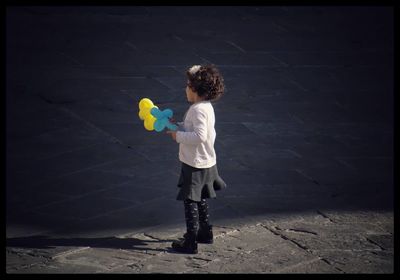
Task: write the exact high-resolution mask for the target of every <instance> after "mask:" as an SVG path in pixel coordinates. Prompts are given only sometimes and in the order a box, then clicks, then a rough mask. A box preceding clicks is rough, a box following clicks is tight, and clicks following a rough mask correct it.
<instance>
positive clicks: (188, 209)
mask: <svg viewBox="0 0 400 280" xmlns="http://www.w3.org/2000/svg"><path fill="white" fill-rule="evenodd" d="M183 204H184V206H185V220H186V231H187V232H188V233H192V234H195V235H197V231H198V229H199V210H198V205H197V202H195V201H193V200H190V199H185V200H184V201H183Z"/></svg>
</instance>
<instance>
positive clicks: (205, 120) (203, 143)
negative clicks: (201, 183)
mask: <svg viewBox="0 0 400 280" xmlns="http://www.w3.org/2000/svg"><path fill="white" fill-rule="evenodd" d="M178 124H179V128H180V129H179V130H178V131H177V133H176V142H178V143H179V160H180V161H181V162H184V163H186V164H188V165H190V166H193V167H196V168H209V167H212V166H214V165H215V164H216V163H217V157H216V154H215V150H214V142H215V137H216V132H215V128H214V125H215V114H214V108H213V106H212V104H211V102H210V101H200V102H197V103H194V104H193V105H192V106H190V108H189V110H188V111H187V113H186V117H185V119H184V122H183V123H178ZM181 129H183V131H182V130H181Z"/></svg>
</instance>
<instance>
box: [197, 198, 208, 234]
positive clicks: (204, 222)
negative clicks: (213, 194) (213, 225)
mask: <svg viewBox="0 0 400 280" xmlns="http://www.w3.org/2000/svg"><path fill="white" fill-rule="evenodd" d="M197 206H198V209H199V223H200V228H206V227H207V226H208V225H209V224H210V222H209V217H210V216H209V215H208V204H207V201H206V200H205V199H202V200H201V201H200V202H197Z"/></svg>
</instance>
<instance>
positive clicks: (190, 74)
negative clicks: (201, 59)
mask: <svg viewBox="0 0 400 280" xmlns="http://www.w3.org/2000/svg"><path fill="white" fill-rule="evenodd" d="M186 76H187V78H188V86H189V87H190V88H191V89H192V90H193V91H195V92H196V93H197V95H198V96H200V97H204V98H205V100H217V99H219V98H220V97H221V96H222V95H223V93H224V91H225V85H224V79H223V77H222V75H221V74H220V72H219V71H218V69H217V67H216V66H215V65H213V64H210V65H195V66H192V67H191V68H189V69H188V70H187V71H186Z"/></svg>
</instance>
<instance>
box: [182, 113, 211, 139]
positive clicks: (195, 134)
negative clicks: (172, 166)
mask: <svg viewBox="0 0 400 280" xmlns="http://www.w3.org/2000/svg"><path fill="white" fill-rule="evenodd" d="M195 114H196V117H195V118H194V119H193V131H190V132H186V131H177V133H176V142H178V143H182V144H188V145H198V144H200V143H202V142H205V141H206V140H207V114H206V113H205V112H202V111H201V110H196V112H195Z"/></svg>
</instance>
